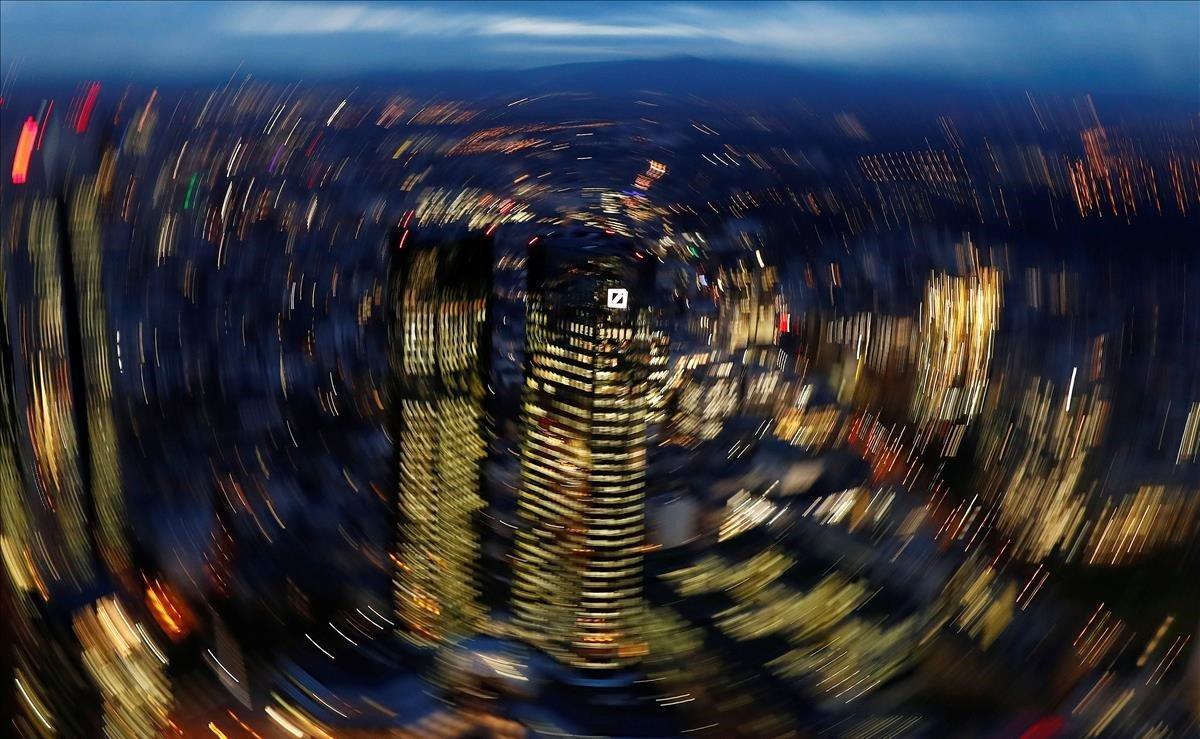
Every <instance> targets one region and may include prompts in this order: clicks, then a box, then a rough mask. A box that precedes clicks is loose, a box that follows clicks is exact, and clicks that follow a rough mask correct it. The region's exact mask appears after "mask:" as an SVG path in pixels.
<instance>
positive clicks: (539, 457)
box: [513, 230, 654, 671]
mask: <svg viewBox="0 0 1200 739" xmlns="http://www.w3.org/2000/svg"><path fill="white" fill-rule="evenodd" d="M528 269H529V272H528V275H529V277H528V279H529V302H528V308H527V318H526V344H527V348H526V360H527V363H528V364H527V368H526V381H525V395H524V399H523V402H522V411H521V423H522V431H523V444H522V450H521V484H520V492H519V497H518V531H517V535H516V548H515V557H516V561H515V564H514V572H513V607H514V611H515V616H516V625H517V628H518V631H519V632H520V633H521V634H522V636H524V637H525V638H526V639H527V640H528V641H530V642H532V643H533V644H535V645H537V646H538V647H539V648H541V649H543V650H545V651H547V652H548V653H550V654H551V655H553V656H554V657H556V658H557V659H559V660H560V661H562V662H565V663H566V664H568V665H571V666H574V667H578V668H583V669H588V670H592V671H596V670H611V669H614V668H621V667H624V666H628V665H630V664H631V663H633V662H635V661H636V660H637V659H638V658H640V657H641V656H642V655H643V654H644V653H645V651H646V648H645V644H644V642H642V641H641V637H640V635H639V631H640V629H639V626H640V622H641V618H640V617H641V613H642V600H641V588H642V557H643V547H644V540H645V530H644V529H645V526H644V518H645V484H646V482H645V479H646V435H647V418H648V415H649V411H650V397H649V396H650V391H649V354H650V332H651V327H650V322H651V321H650V310H649V306H648V304H647V303H648V300H649V298H650V296H651V295H652V292H651V288H652V286H653V284H654V282H653V280H654V268H653V264H652V257H650V256H649V255H643V254H641V253H639V252H638V251H637V249H636V247H635V245H634V244H633V243H632V242H630V241H629V240H626V239H621V238H619V237H606V236H604V235H603V234H600V233H597V232H591V231H582V230H577V231H573V232H570V233H566V234H555V235H552V236H549V237H543V238H541V239H539V240H537V241H536V242H535V243H534V244H533V245H532V246H531V247H530V253H529V260H528Z"/></svg>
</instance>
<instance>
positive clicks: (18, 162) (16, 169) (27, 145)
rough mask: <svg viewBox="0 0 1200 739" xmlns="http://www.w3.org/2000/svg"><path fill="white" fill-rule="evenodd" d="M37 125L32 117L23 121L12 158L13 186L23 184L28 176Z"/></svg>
mask: <svg viewBox="0 0 1200 739" xmlns="http://www.w3.org/2000/svg"><path fill="white" fill-rule="evenodd" d="M37 132H38V125H37V121H35V120H33V116H30V117H28V118H26V119H25V125H24V126H21V138H19V139H18V140H17V155H16V156H15V157H13V168H12V181H13V184H14V185H23V184H25V178H26V175H28V174H29V157H30V156H32V155H33V143H34V141H35V140H37Z"/></svg>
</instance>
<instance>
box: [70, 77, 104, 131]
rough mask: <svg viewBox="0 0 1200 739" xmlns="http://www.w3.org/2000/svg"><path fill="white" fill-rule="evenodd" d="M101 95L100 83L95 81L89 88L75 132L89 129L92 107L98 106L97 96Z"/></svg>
mask: <svg viewBox="0 0 1200 739" xmlns="http://www.w3.org/2000/svg"><path fill="white" fill-rule="evenodd" d="M99 96H100V83H99V82H93V83H92V85H91V87H89V88H88V91H87V98H86V99H85V100H84V101H83V108H82V109H81V110H80V111H79V119H78V120H77V121H76V122H75V133H83V132H84V131H86V130H87V127H88V122H89V121H90V120H92V108H94V107H96V98H97V97H99Z"/></svg>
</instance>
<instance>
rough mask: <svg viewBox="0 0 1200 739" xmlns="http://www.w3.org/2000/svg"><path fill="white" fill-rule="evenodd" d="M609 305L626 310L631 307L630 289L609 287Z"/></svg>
mask: <svg viewBox="0 0 1200 739" xmlns="http://www.w3.org/2000/svg"><path fill="white" fill-rule="evenodd" d="M608 307H609V308H616V309H617V310H625V309H626V308H628V307H629V291H628V290H626V289H625V288H623V287H610V288H608Z"/></svg>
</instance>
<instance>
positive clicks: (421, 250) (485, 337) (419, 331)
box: [391, 235, 492, 646]
mask: <svg viewBox="0 0 1200 739" xmlns="http://www.w3.org/2000/svg"><path fill="white" fill-rule="evenodd" d="M406 241H407V242H408V243H407V244H405V242H406ZM393 247H394V249H395V251H394V252H393V257H392V262H393V275H392V289H393V292H392V294H393V296H394V299H393V308H394V314H393V321H392V328H393V332H392V340H391V345H392V362H393V366H394V370H395V377H396V384H395V389H396V397H395V400H394V409H395V424H394V430H395V443H396V449H397V454H398V459H399V491H398V492H399V495H398V502H399V505H398V511H397V513H398V516H397V535H398V541H397V547H396V556H395V562H394V566H395V577H394V595H395V605H396V615H397V616H398V620H399V622H400V624H402V626H403V632H404V634H405V635H406V636H407V637H408V638H409V639H411V640H412V641H414V642H416V643H418V644H421V645H426V646H432V645H436V644H439V643H442V642H444V641H447V640H454V639H456V638H459V637H461V636H465V635H469V634H470V633H473V632H474V631H475V630H476V629H478V627H479V625H480V621H481V620H482V617H483V609H482V606H481V605H480V603H479V586H478V581H479V577H478V575H479V573H478V559H479V530H478V520H477V519H478V514H479V511H480V509H481V508H482V507H483V505H484V502H483V497H482V495H481V494H480V489H481V481H482V480H481V469H482V467H481V466H482V463H483V460H484V457H485V455H486V453H487V442H486V436H485V408H484V400H485V398H484V393H485V388H486V381H487V373H488V360H489V355H490V349H489V347H490V341H491V338H490V337H491V332H490V329H489V327H488V323H487V308H488V298H489V296H490V294H491V267H492V251H491V241H490V239H484V238H466V239H451V238H433V237H431V236H428V235H427V236H426V237H424V238H422V239H420V240H414V239H406V238H403V236H401V238H398V239H395V240H394V242H393Z"/></svg>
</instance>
